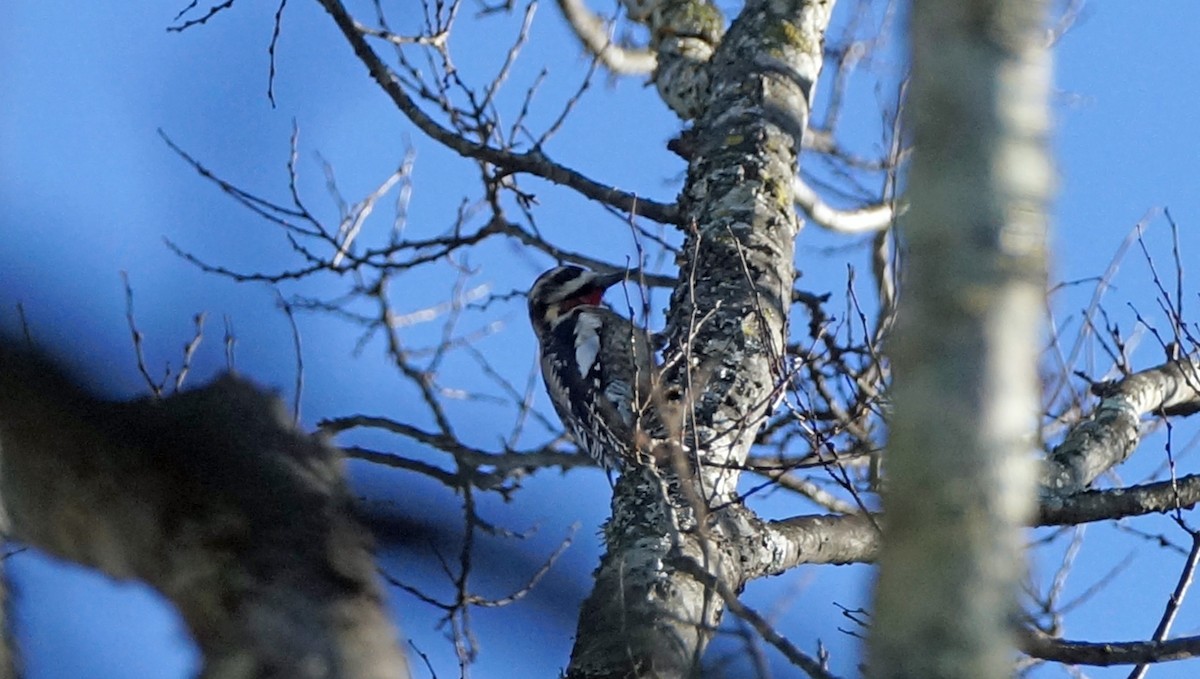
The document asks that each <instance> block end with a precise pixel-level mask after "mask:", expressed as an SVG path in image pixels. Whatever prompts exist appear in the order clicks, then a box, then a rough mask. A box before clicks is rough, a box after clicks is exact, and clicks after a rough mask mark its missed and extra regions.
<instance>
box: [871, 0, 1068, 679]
mask: <svg viewBox="0 0 1200 679" xmlns="http://www.w3.org/2000/svg"><path fill="white" fill-rule="evenodd" d="M1045 13H1046V7H1045V3H1044V2H1042V1H1041V0H1003V1H1001V0H971V1H964V0H919V1H917V2H915V3H914V4H913V9H912V15H911V22H912V25H911V30H910V35H911V38H910V39H911V49H912V55H913V56H912V64H913V67H912V68H913V78H912V89H911V92H910V96H909V104H908V111H909V114H910V116H911V117H910V119H909V123H910V129H911V131H912V136H913V144H914V152H913V165H912V168H911V171H910V174H909V189H908V197H909V201H910V205H911V208H910V211H909V214H908V215H907V217H906V218H905V219H904V220H903V222H902V225H901V226H902V231H901V236H902V239H903V242H904V244H905V246H906V257H905V262H904V264H905V267H904V271H903V274H902V283H901V297H902V299H903V303H902V304H901V307H900V311H899V317H898V321H897V326H896V328H895V332H894V336H893V338H892V339H891V342H890V346H889V348H890V354H891V357H892V366H893V376H894V383H893V401H894V403H895V412H894V414H893V416H892V417H891V418H890V421H891V426H890V441H889V449H888V457H887V485H886V488H885V491H886V492H885V494H884V510H885V516H886V520H885V523H884V536H883V549H882V552H881V555H880V575H879V580H878V583H877V586H876V611H875V615H874V617H873V620H872V625H871V640H870V644H869V675H870V676H872V677H875V678H876V679H882V678H885V677H895V678H905V679H909V678H914V677H921V678H923V679H930V678H935V677H947V678H951V677H953V678H956V679H957V678H960V677H973V678H975V679H987V678H989V677H994V678H999V677H1010V676H1012V672H1013V667H1012V652H1013V638H1012V623H1013V620H1014V619H1015V615H1016V614H1017V612H1018V607H1017V602H1016V595H1017V585H1018V581H1019V579H1020V577H1021V576H1022V573H1023V570H1024V566H1023V564H1024V556H1023V544H1022V543H1023V537H1022V529H1021V527H1022V526H1023V525H1024V524H1025V522H1026V521H1027V520H1028V517H1029V516H1030V514H1031V511H1032V509H1033V504H1032V499H1033V493H1032V490H1033V487H1034V467H1033V460H1032V451H1033V448H1034V446H1035V443H1036V431H1037V413H1038V411H1039V397H1038V381H1037V378H1036V371H1035V366H1036V361H1037V355H1038V349H1039V333H1038V328H1039V322H1040V317H1041V313H1042V309H1043V299H1044V294H1045V279H1046V261H1045V260H1046V254H1045V248H1046V216H1045V205H1046V202H1047V199H1048V194H1049V192H1050V188H1051V184H1052V173H1051V171H1050V165H1049V162H1048V159H1047V153H1046V143H1047V135H1048V129H1049V117H1048V108H1047V95H1048V93H1049V79H1050V61H1049V53H1048V49H1047V45H1046V40H1045V35H1044V32H1043V31H1041V30H1040V28H1041V26H1042V25H1043V21H1044V18H1045V15H1046V14H1045Z"/></svg>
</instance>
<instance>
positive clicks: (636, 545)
mask: <svg viewBox="0 0 1200 679" xmlns="http://www.w3.org/2000/svg"><path fill="white" fill-rule="evenodd" d="M832 10H833V2H806V1H802V0H791V1H787V2H773V1H770V0H757V1H753V2H750V3H748V4H747V5H746V7H745V9H744V10H743V11H742V14H741V15H740V16H739V17H738V18H737V19H736V20H735V21H734V22H733V24H732V25H731V26H730V29H729V32H728V33H727V34H725V36H724V38H723V40H722V41H721V44H720V45H719V46H718V47H717V49H716V51H715V53H714V54H713V56H712V58H711V60H710V61H709V62H708V64H707V72H706V77H707V78H708V89H707V99H706V102H705V104H704V105H703V106H701V107H700V117H699V119H698V120H697V122H696V127H695V128H694V129H693V130H692V131H691V133H690V136H691V137H692V139H693V140H694V141H695V144H694V146H693V148H692V149H691V151H690V153H691V157H690V163H689V167H688V178H687V182H686V184H685V187H684V190H683V193H682V195H681V199H680V202H681V206H680V207H681V210H682V211H683V213H684V215H685V221H686V224H685V229H686V231H687V234H688V235H687V239H686V242H685V244H684V247H683V249H682V254H681V256H680V261H679V270H680V283H679V285H678V287H677V288H676V289H675V291H674V294H673V295H672V298H671V308H670V311H669V313H668V328H667V335H668V338H669V346H668V349H667V351H666V354H667V356H668V358H667V362H668V365H670V366H671V367H670V369H669V371H668V375H667V379H668V381H669V382H670V383H671V384H673V385H676V386H678V387H679V389H680V390H681V391H682V392H683V402H684V403H685V404H687V411H688V412H687V413H686V416H685V418H684V419H685V424H686V429H687V432H688V433H687V438H688V439H689V440H690V441H691V445H690V447H691V448H692V449H693V452H692V455H693V456H694V457H693V459H690V460H687V461H685V462H684V463H683V464H680V465H676V466H675V467H674V468H671V469H665V468H664V469H659V470H654V469H643V470H630V471H629V472H627V473H626V475H625V476H624V477H623V478H622V480H621V482H620V483H618V484H617V487H616V489H615V493H614V498H613V518H612V520H611V522H610V523H609V524H608V526H607V527H606V529H605V535H606V537H607V547H608V550H607V553H606V554H605V556H604V557H603V559H602V561H601V565H600V568H599V570H598V571H597V574H596V588H595V590H594V591H593V592H592V594H591V596H589V598H588V599H587V601H585V602H584V606H583V610H582V611H581V614H580V627H579V633H578V636H577V638H576V644H575V648H574V651H573V652H572V656H571V665H570V668H569V670H568V674H569V676H572V677H613V676H657V677H681V676H690V675H692V674H694V673H695V672H696V670H697V668H698V663H699V660H700V658H701V655H702V653H703V651H704V649H705V647H706V646H707V643H708V641H709V639H710V638H711V635H712V631H713V629H715V627H716V625H717V623H718V622H719V621H720V618H721V614H722V612H723V610H724V602H723V600H722V598H721V596H720V595H719V593H718V592H717V591H715V589H714V588H713V587H712V586H711V584H712V583H713V582H714V581H720V582H721V583H724V585H725V586H727V587H728V589H729V590H732V591H738V590H740V589H741V587H742V586H743V584H744V583H745V581H746V580H747V578H748V577H751V576H752V575H755V576H757V575H761V574H763V573H762V570H764V569H752V568H750V566H751V565H752V564H758V563H761V562H762V560H763V559H762V558H761V556H758V555H756V556H754V557H753V558H748V559H742V558H741V551H740V550H742V549H746V548H747V547H748V546H749V545H751V544H754V545H756V549H758V550H759V554H761V553H763V552H764V551H765V550H769V549H771V548H772V547H771V545H772V544H775V545H777V546H778V545H782V544H783V543H784V542H786V541H785V540H776V541H775V542H772V541H773V540H775V538H779V537H780V536H779V535H774V536H772V535H767V536H765V537H764V535H763V529H764V527H763V525H762V523H761V522H759V521H758V520H757V519H755V518H754V517H753V516H752V515H751V513H750V512H749V511H748V510H746V509H745V508H744V507H741V506H740V505H738V504H727V503H728V502H729V501H730V500H733V498H734V488H735V485H736V483H737V477H738V472H737V471H736V470H735V468H736V466H737V465H738V464H739V463H741V462H742V461H744V460H745V457H746V454H747V453H748V451H749V449H750V446H751V444H752V443H753V441H754V436H755V434H756V432H757V431H758V429H759V427H760V426H761V425H762V422H763V420H764V418H765V416H766V414H767V413H768V412H769V410H770V408H771V406H772V404H773V402H774V401H775V400H776V398H777V396H778V395H779V389H780V382H781V380H782V379H783V377H782V375H783V372H784V370H783V358H782V357H783V355H784V340H785V337H786V319H787V315H788V312H789V309H790V300H791V290H792V282H793V280H792V278H793V272H794V265H793V255H794V241H795V238H796V235H797V233H798V232H799V229H800V222H799V219H798V218H797V216H796V213H795V210H794V208H793V204H794V196H793V195H792V186H793V181H792V180H793V178H794V177H795V175H796V172H797V153H798V151H799V149H800V139H801V137H802V135H803V130H804V128H805V126H806V125H807V121H808V114H809V103H810V101H811V95H812V90H813V87H814V84H815V82H816V80H817V76H818V74H819V72H820V68H821V58H822V43H823V39H824V32H825V28H826V27H827V25H828V23H829V19H830V14H831V12H832ZM660 60H661V54H660ZM661 68H662V62H661V61H660V73H659V76H658V77H660V78H661V77H662V72H661ZM659 87H660V91H661V90H662V88H663V87H664V85H663V84H662V83H660V84H659ZM696 466H698V467H699V473H697V474H695V475H694V476H693V475H692V474H691V473H686V474H685V475H684V480H682V481H681V480H680V478H679V476H677V472H678V471H680V470H681V469H683V468H685V467H693V468H694V467H696ZM713 507H721V508H720V509H717V510H715V511H713V510H712V509H711V508H713ZM764 540H765V541H766V543H767V544H766V545H764V544H763V541H764ZM794 546H795V545H790V546H789V547H788V548H793V547H794ZM788 548H784V547H779V549H780V551H781V552H785V551H787V549H788ZM752 570H754V571H756V572H753V573H752V572H751V571H752Z"/></svg>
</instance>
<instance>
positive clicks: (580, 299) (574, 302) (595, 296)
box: [559, 290, 604, 314]
mask: <svg viewBox="0 0 1200 679" xmlns="http://www.w3.org/2000/svg"><path fill="white" fill-rule="evenodd" d="M603 296H604V291H603V290H593V291H591V292H586V293H584V294H582V295H579V296H577V297H572V298H571V299H564V300H563V301H562V303H561V304H560V305H559V312H560V313H564V314H565V313H567V312H568V311H570V310H571V309H574V308H575V307H577V306H599V305H600V298H601V297H603Z"/></svg>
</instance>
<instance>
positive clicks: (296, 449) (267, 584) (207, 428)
mask: <svg viewBox="0 0 1200 679" xmlns="http://www.w3.org/2000/svg"><path fill="white" fill-rule="evenodd" d="M6 342H7V340H0V450H2V458H0V464H2V466H3V468H4V474H3V475H2V476H0V497H2V498H3V507H2V510H3V519H4V526H3V528H4V531H5V532H7V533H10V534H11V535H13V536H14V537H16V538H17V539H19V540H21V541H23V542H25V543H27V544H30V545H33V546H36V547H38V548H40V549H43V550H45V551H46V552H49V553H50V554H53V555H55V556H57V557H59V558H62V559H66V560H69V561H73V562H76V563H80V564H83V565H86V566H91V567H94V568H97V569H99V570H100V571H102V572H104V573H106V574H108V575H110V576H112V577H114V578H118V579H124V578H137V579H140V580H143V581H145V582H146V583H147V584H149V585H151V586H152V587H154V588H156V589H158V590H159V591H160V592H161V593H162V594H163V595H164V596H165V597H167V598H168V599H169V600H171V601H172V602H173V603H174V604H175V605H176V606H177V607H178V609H179V612H180V614H181V615H182V617H183V619H184V622H185V623H186V624H187V626H188V628H189V629H190V630H191V632H192V634H193V636H194V637H195V639H196V642H197V643H198V644H199V646H200V649H201V651H202V653H203V655H204V663H205V669H204V676H206V677H213V678H218V677H219V678H221V679H242V678H244V679H252V678H259V677H266V676H281V677H282V676H287V677H296V678H297V679H330V678H333V677H337V678H340V679H352V678H355V679H384V678H385V677H388V678H392V679H396V678H398V677H407V676H408V670H407V664H406V661H405V659H404V656H403V655H402V654H401V653H400V650H399V648H398V647H397V645H396V630H395V629H394V628H393V627H392V625H391V623H390V622H389V620H388V617H387V612H386V610H385V607H384V602H383V596H382V593H381V591H380V589H379V584H378V582H377V580H376V575H375V564H374V559H373V558H372V556H371V553H370V551H369V546H370V539H369V537H368V535H367V534H366V532H365V531H364V530H363V529H362V528H361V527H360V526H358V525H357V523H356V522H355V520H354V519H353V518H352V512H351V508H350V505H351V498H350V495H349V494H348V493H347V490H346V487H345V483H344V477H343V470H342V458H341V457H340V456H339V455H338V454H337V453H336V451H334V450H333V449H332V448H330V447H328V446H326V445H324V444H323V443H321V442H320V441H318V440H316V439H313V438H310V437H307V436H304V435H302V434H300V433H298V432H296V431H295V430H294V428H293V426H292V424H291V421H290V419H289V418H288V416H287V413H286V412H285V410H284V408H283V406H282V404H281V403H280V402H279V401H278V399H276V398H274V397H272V396H267V395H265V394H263V393H262V392H260V391H259V390H258V389H257V388H255V387H253V386H252V385H250V384H249V383H247V382H244V381H241V380H239V379H237V378H234V377H224V378H221V379H220V380H218V381H216V382H214V383H212V384H211V385H209V386H207V387H204V388H202V389H197V390H193V391H188V392H182V393H179V394H176V395H173V396H171V397H169V398H166V399H162V400H156V399H143V400H138V401H131V402H125V403H117V402H106V401H101V400H98V399H96V398H94V397H92V396H90V395H89V394H88V393H86V392H85V391H84V390H82V389H80V388H79V387H78V386H77V385H76V384H75V383H73V382H72V381H71V380H70V379H68V378H67V377H66V376H64V375H63V374H62V373H61V372H60V371H59V370H58V369H57V368H55V367H54V366H52V365H51V364H50V363H48V362H46V361H45V360H43V359H42V358H40V357H38V356H35V355H32V354H30V353H28V352H24V351H15V350H12V349H11V348H10V347H11V346H15V342H10V343H7V344H6Z"/></svg>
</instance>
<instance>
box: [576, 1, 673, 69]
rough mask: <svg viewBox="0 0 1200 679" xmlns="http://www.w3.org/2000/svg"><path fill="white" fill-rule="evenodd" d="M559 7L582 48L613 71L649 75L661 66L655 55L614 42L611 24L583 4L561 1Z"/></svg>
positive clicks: (580, 2)
mask: <svg viewBox="0 0 1200 679" xmlns="http://www.w3.org/2000/svg"><path fill="white" fill-rule="evenodd" d="M558 7H559V9H561V10H562V13H563V17H565V18H566V20H567V23H568V24H569V25H570V26H571V30H573V31H575V36H576V37H578V38H579V40H580V42H582V43H583V46H584V47H585V48H586V49H587V50H588V52H589V53H591V54H592V55H594V56H596V57H599V59H600V62H601V63H603V64H604V65H605V66H607V67H608V69H609V70H610V71H612V72H614V73H619V74H621V75H646V74H649V73H652V72H653V71H654V68H655V66H656V65H657V63H658V59H657V58H656V57H655V55H654V53H653V52H651V51H649V50H645V49H634V48H629V47H622V46H620V45H618V44H616V43H615V42H613V39H612V32H611V30H610V28H609V24H608V23H607V22H605V21H604V20H603V19H601V18H600V17H599V16H597V15H596V14H595V13H593V12H592V11H591V10H590V9H588V7H587V5H586V4H584V2H583V0H558Z"/></svg>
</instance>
